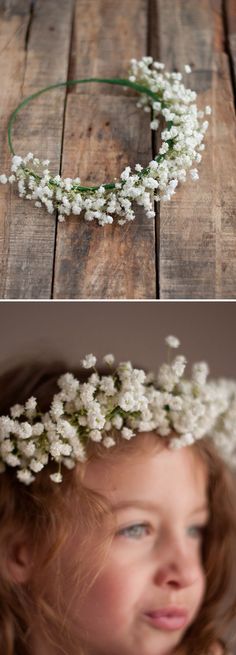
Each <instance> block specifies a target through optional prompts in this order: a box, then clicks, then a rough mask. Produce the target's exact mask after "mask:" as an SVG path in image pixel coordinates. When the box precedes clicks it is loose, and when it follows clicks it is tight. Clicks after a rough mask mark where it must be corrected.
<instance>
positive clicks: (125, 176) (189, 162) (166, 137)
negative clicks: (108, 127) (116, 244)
mask: <svg viewBox="0 0 236 655" xmlns="http://www.w3.org/2000/svg"><path fill="white" fill-rule="evenodd" d="M164 68H165V66H164V64H162V63H160V62H157V61H153V59H152V57H143V58H142V59H141V61H137V60H136V59H131V69H130V75H129V81H130V82H133V83H137V84H139V85H140V84H141V85H142V87H144V88H147V89H149V90H151V91H152V92H153V93H154V94H155V97H151V96H149V95H147V94H145V91H143V92H142V96H141V99H140V100H139V102H138V103H137V106H138V107H143V108H144V111H148V112H149V111H150V112H152V114H153V115H152V120H151V123H150V127H151V129H152V130H157V129H158V127H159V119H158V118H157V117H159V116H160V117H162V118H164V121H165V125H166V127H165V129H164V130H163V131H162V133H161V138H162V144H161V147H160V150H159V153H158V155H157V156H156V157H155V158H154V159H153V160H152V161H150V162H149V164H148V166H147V167H146V168H143V167H142V166H141V165H140V164H136V166H135V170H134V171H133V172H132V171H131V168H130V166H127V167H126V168H125V170H124V171H123V172H122V173H121V175H120V179H119V180H118V181H116V182H114V183H111V184H102V185H100V186H99V187H98V186H97V187H84V186H81V180H80V178H79V177H76V178H74V179H72V178H69V177H68V178H64V179H63V178H62V177H61V176H60V175H56V176H53V174H52V173H51V172H50V170H49V168H48V165H49V163H50V162H49V161H48V160H44V161H40V160H39V159H38V158H37V157H34V155H33V154H32V153H31V152H29V153H28V154H27V155H26V157H24V158H22V157H21V156H19V155H14V156H13V158H12V166H11V173H12V174H11V175H10V176H9V177H7V176H6V175H5V174H3V175H0V182H1V183H2V184H6V183H7V182H10V184H12V183H13V182H16V183H17V185H18V191H19V195H20V197H21V198H23V197H24V198H27V199H28V200H34V202H35V206H36V207H42V206H44V207H46V209H47V211H48V212H49V213H50V214H53V213H54V211H57V212H58V220H59V221H65V217H66V216H69V215H70V214H74V215H80V214H81V213H82V212H83V213H84V219H85V220H86V221H93V220H97V221H98V224H99V225H103V226H104V225H106V224H109V223H112V222H113V217H114V215H115V216H117V217H118V219H117V222H118V223H119V224H120V225H123V224H124V223H126V222H129V221H133V220H134V218H135V214H134V210H133V208H132V206H133V202H134V201H135V202H136V203H137V204H138V205H141V206H142V207H144V210H145V212H146V214H147V216H148V218H153V217H154V216H155V212H154V211H153V201H159V200H170V198H171V196H172V195H173V194H174V193H175V189H176V187H177V185H178V183H179V182H185V180H186V178H187V172H188V171H189V173H190V177H191V179H193V180H197V179H198V170H197V168H196V165H197V164H199V163H200V161H201V157H202V155H201V152H202V150H204V148H205V146H204V144H203V143H202V141H203V138H204V134H205V132H206V130H207V128H208V121H207V120H204V115H205V114H210V113H211V108H210V107H209V106H206V107H205V110H204V111H198V108H197V105H196V104H195V100H196V98H197V94H196V93H195V92H194V91H191V90H190V89H186V87H185V86H184V84H183V83H182V82H181V80H182V75H181V73H168V72H164ZM185 72H187V73H189V72H191V68H190V67H189V66H188V65H186V66H185Z"/></svg>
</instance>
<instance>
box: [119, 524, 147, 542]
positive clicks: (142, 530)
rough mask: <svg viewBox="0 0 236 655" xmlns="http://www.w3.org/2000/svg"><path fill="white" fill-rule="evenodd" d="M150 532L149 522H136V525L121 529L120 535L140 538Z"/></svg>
mask: <svg viewBox="0 0 236 655" xmlns="http://www.w3.org/2000/svg"><path fill="white" fill-rule="evenodd" d="M149 532H150V530H149V525H148V523H136V524H135V525H129V526H128V527H127V528H123V529H122V530H119V532H118V535H119V536H122V537H127V536H128V537H131V538H134V539H140V537H143V536H145V534H148V533H149Z"/></svg>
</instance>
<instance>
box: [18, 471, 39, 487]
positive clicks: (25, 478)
mask: <svg viewBox="0 0 236 655" xmlns="http://www.w3.org/2000/svg"><path fill="white" fill-rule="evenodd" d="M16 475H17V478H18V480H20V482H23V483H24V484H27V485H28V484H31V483H32V482H33V481H34V480H35V477H34V476H33V475H32V473H31V472H30V471H29V470H28V469H21V470H19V471H17V474H16Z"/></svg>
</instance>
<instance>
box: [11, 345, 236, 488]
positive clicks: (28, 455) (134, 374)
mask: <svg viewBox="0 0 236 655" xmlns="http://www.w3.org/2000/svg"><path fill="white" fill-rule="evenodd" d="M166 343H167V345H168V346H169V348H171V349H174V348H177V347H178V346H179V345H180V342H179V340H178V339H177V338H176V337H173V336H169V337H166ZM103 361H104V362H105V363H106V364H107V365H108V366H109V367H110V369H111V371H110V374H107V375H99V373H98V371H97V370H96V368H95V366H96V357H95V356H94V355H92V354H90V355H86V356H85V358H84V359H83V360H82V366H83V367H84V368H85V369H90V368H91V369H93V372H92V373H91V375H90V376H89V377H88V380H87V382H83V383H82V382H80V381H79V380H77V379H76V378H75V377H74V376H73V375H72V374H71V373H65V374H64V375H61V376H60V377H59V379H58V381H57V383H58V386H59V389H60V391H59V392H58V393H57V394H55V395H54V397H53V400H52V403H51V406H50V410H49V411H48V412H46V413H44V414H43V413H41V412H40V409H38V407H37V401H36V398H34V397H31V398H29V399H28V400H27V402H26V403H25V404H24V405H19V404H16V405H14V406H13V407H11V409H10V416H1V417H0V472H4V471H5V470H6V465H7V466H10V467H16V470H17V473H16V475H17V478H18V480H20V481H21V482H23V483H25V484H27V485H28V484H30V483H31V482H33V481H34V480H35V475H34V474H35V473H37V472H39V471H41V470H42V469H43V468H44V467H45V466H46V465H47V464H48V463H49V462H50V461H55V462H57V463H58V471H57V472H56V473H52V474H50V478H51V480H52V481H53V482H61V481H62V472H61V468H62V464H63V465H64V466H66V467H67V468H68V469H72V468H73V467H74V466H75V464H76V462H78V461H81V462H84V461H85V460H86V459H87V456H86V455H87V453H86V446H87V444H88V443H89V441H90V440H91V441H94V442H100V443H101V444H102V445H103V446H104V447H105V448H110V447H113V446H115V444H116V439H117V434H119V435H121V437H123V438H124V439H127V440H130V439H132V438H134V437H135V436H136V434H137V433H139V432H155V433H157V435H159V436H160V437H163V438H165V437H167V438H168V447H170V448H181V447H183V446H188V445H191V444H193V443H194V442H195V441H196V440H198V439H201V438H202V437H205V436H209V437H211V438H212V439H213V441H214V443H215V444H216V447H217V448H218V450H219V452H220V454H221V456H222V457H223V458H224V460H225V461H226V462H227V463H228V464H231V465H236V381H233V380H227V379H223V378H222V379H218V380H210V381H207V375H208V365H207V364H206V362H198V363H195V364H194V365H193V367H192V377H191V379H186V378H184V377H183V375H184V370H185V366H186V362H187V360H186V358H185V357H184V356H183V355H177V356H176V357H174V359H173V360H172V361H171V362H170V363H164V364H162V365H161V366H160V368H159V371H158V373H157V375H155V374H154V373H153V372H149V373H146V372H145V371H144V370H142V369H138V368H133V366H132V364H131V362H129V361H127V362H121V363H119V364H118V365H117V367H116V368H114V370H113V366H114V361H115V358H114V355H111V354H108V355H105V356H104V358H103Z"/></svg>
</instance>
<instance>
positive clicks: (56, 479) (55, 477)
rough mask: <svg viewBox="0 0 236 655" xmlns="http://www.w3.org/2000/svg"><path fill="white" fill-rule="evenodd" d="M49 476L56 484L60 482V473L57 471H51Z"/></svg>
mask: <svg viewBox="0 0 236 655" xmlns="http://www.w3.org/2000/svg"><path fill="white" fill-rule="evenodd" d="M49 477H50V478H51V480H52V481H53V482H56V483H57V484H59V483H60V482H62V474H61V473H59V472H58V473H51V475H50V476H49Z"/></svg>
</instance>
